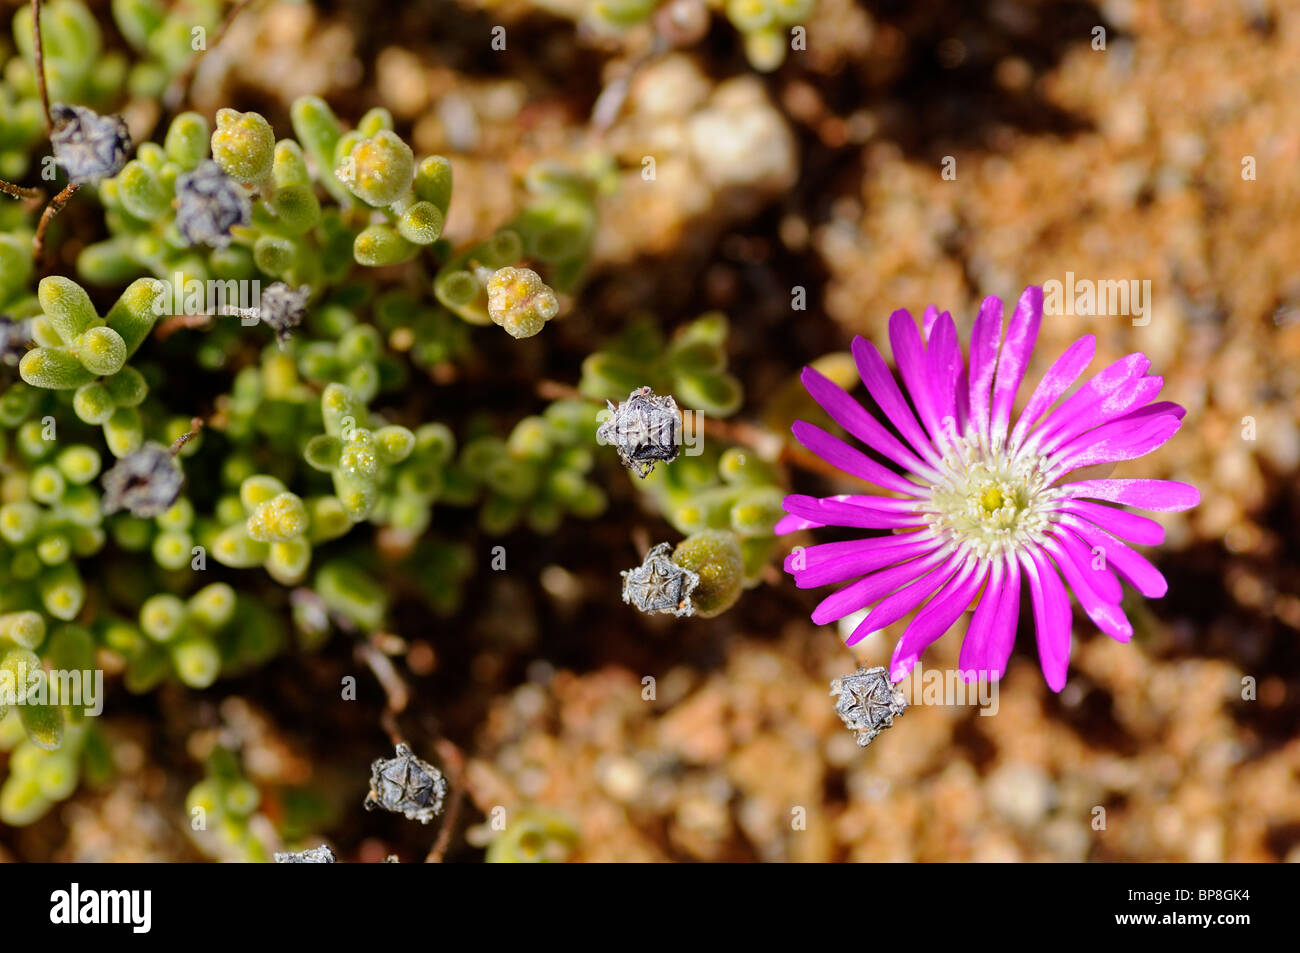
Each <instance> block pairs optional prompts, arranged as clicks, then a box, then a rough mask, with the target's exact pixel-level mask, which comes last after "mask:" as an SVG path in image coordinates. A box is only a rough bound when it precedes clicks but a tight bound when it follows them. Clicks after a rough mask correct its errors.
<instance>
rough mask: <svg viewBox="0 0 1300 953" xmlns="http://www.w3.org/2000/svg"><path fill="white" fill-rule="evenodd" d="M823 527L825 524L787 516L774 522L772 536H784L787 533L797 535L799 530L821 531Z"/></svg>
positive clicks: (800, 517)
mask: <svg viewBox="0 0 1300 953" xmlns="http://www.w3.org/2000/svg"><path fill="white" fill-rule="evenodd" d="M825 525H826V524H825V523H817V522H814V521H813V520H808V519H804V518H803V517H802V516H790V515H789V514H787V515H785V516H783V517H781V518H780V519H779V520H777V521H776V525H775V526H774V527H772V535H773V536H785V535H786V534H787V533H797V532H799V530H801V529H821V528H822V527H823V526H825Z"/></svg>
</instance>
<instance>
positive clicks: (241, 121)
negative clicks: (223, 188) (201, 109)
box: [212, 109, 275, 185]
mask: <svg viewBox="0 0 1300 953" xmlns="http://www.w3.org/2000/svg"><path fill="white" fill-rule="evenodd" d="M212 158H214V159H215V160H217V164H218V165H220V166H221V169H222V171H223V172H225V173H226V175H228V176H230V177H231V178H232V179H234V180H235V181H236V182H242V183H244V184H245V185H257V184H258V183H260V182H262V181H263V180H265V179H266V177H267V176H268V175H270V174H271V165H272V163H273V161H274V159H275V133H274V132H272V131H271V124H270V123H268V122H267V121H266V119H264V118H263V117H262V116H260V115H258V114H257V113H255V112H247V113H240V112H237V111H236V110H234V109H220V110H218V111H217V129H216V132H214V133H213V134H212Z"/></svg>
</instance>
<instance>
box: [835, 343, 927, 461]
mask: <svg viewBox="0 0 1300 953" xmlns="http://www.w3.org/2000/svg"><path fill="white" fill-rule="evenodd" d="M853 360H854V361H855V362H856V363H857V365H858V376H859V377H861V378H862V383H864V384H866V385H867V392H868V393H870V394H871V399H872V400H874V401H875V402H876V403H877V405H879V407H880V409H881V410H882V411H884V413H885V416H886V417H887V418H888V419H889V422H890V423H891V424H893V425H894V426H895V427H896V428H897V429H898V432H899V433H901V434H902V435H903V439H905V440H906V441H907V442H908V443H910V444H911V445H912V447H913V448H914V449H915V450H916V452H917V453H919V454H921V456H923V457H925V459H926V460H928V461H929V462H930V463H931V464H934V465H936V466H937V465H938V464H939V462H940V459H941V458H940V456H939V454H938V452H937V451H936V450H935V448H934V444H933V443H932V442H931V440H930V438H929V437H928V436H926V434H925V431H923V430H922V429H921V425H920V424H919V423H917V421H916V415H915V414H913V413H912V408H910V407H909V406H907V400H906V399H905V398H904V397H903V392H902V391H901V390H899V387H898V382H897V381H896V380H894V375H893V374H891V373H890V372H889V367H888V366H887V365H886V364H885V359H884V358H883V357H881V356H880V352H879V351H878V350H876V346H875V345H874V344H872V343H871V342H870V341H868V340H866V339H865V338H861V337H855V338H854V339H853ZM918 472H919V471H918ZM929 472H930V473H931V474H933V473H934V471H933V470H931V471H929Z"/></svg>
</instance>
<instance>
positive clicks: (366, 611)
mask: <svg viewBox="0 0 1300 953" xmlns="http://www.w3.org/2000/svg"><path fill="white" fill-rule="evenodd" d="M314 588H315V589H316V594H317V595H319V596H320V597H321V599H322V600H323V601H324V603H325V605H326V606H327V607H328V608H330V609H332V610H334V611H335V612H338V613H339V614H341V615H343V616H346V617H347V618H349V619H351V620H352V621H353V622H355V623H357V625H359V626H360V627H361V628H362V629H364V630H366V631H368V632H369V631H374V630H375V629H378V628H379V627H380V626H381V625H382V624H383V621H384V613H385V612H386V611H387V609H388V606H387V604H386V599H385V595H384V590H383V589H382V588H381V587H380V586H378V585H377V584H376V583H375V582H374V581H373V580H372V579H370V577H368V576H367V575H365V573H363V572H362V571H361V570H360V569H358V568H356V567H355V566H353V565H352V564H350V563H347V562H343V561H342V560H334V561H332V562H329V563H326V564H325V565H324V566H322V567H321V568H320V569H319V570H318V571H317V573H316V580H315V587H314Z"/></svg>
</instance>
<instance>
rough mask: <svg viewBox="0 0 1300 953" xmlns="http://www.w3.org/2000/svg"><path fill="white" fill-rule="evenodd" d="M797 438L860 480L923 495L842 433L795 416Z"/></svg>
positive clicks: (902, 491)
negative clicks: (829, 431)
mask: <svg viewBox="0 0 1300 953" xmlns="http://www.w3.org/2000/svg"><path fill="white" fill-rule="evenodd" d="M790 429H791V431H792V432H793V433H794V438H795V439H796V440H798V441H799V443H801V444H803V446H805V447H807V448H808V449H809V450H811V451H812V452H813V453H815V454H817V456H819V457H821V458H822V459H823V460H825V461H826V462H827V463H829V464H830V465H831V466H833V467H836V468H838V469H840V470H843V471H844V472H845V473H847V474H849V475H850V476H855V477H857V478H858V479H859V480H866V481H867V482H868V483H874V484H875V485H876V486H878V487H882V488H883V489H886V490H894V491H895V492H898V493H905V494H907V495H908V496H920V495H921V494H922V493H923V492H924V491H923V490H922V489H921V488H920V487H919V486H917V485H916V484H915V483H912V482H911V481H910V480H905V479H903V478H902V477H901V476H899V475H898V474H897V473H895V472H894V471H893V470H889V469H887V468H885V467H883V466H881V465H880V464H879V463H877V462H876V461H875V460H872V459H871V458H870V457H868V456H867V455H866V454H865V453H863V452H862V451H861V450H856V449H854V448H853V447H850V446H849V445H848V444H847V443H845V442H844V441H843V440H841V439H840V438H839V437H836V436H833V435H832V434H829V433H827V432H826V431H825V430H822V429H821V428H820V427H816V426H814V425H812V424H810V423H806V422H805V421H802V420H796V421H795V422H794V426H793V427H791V428H790Z"/></svg>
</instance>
